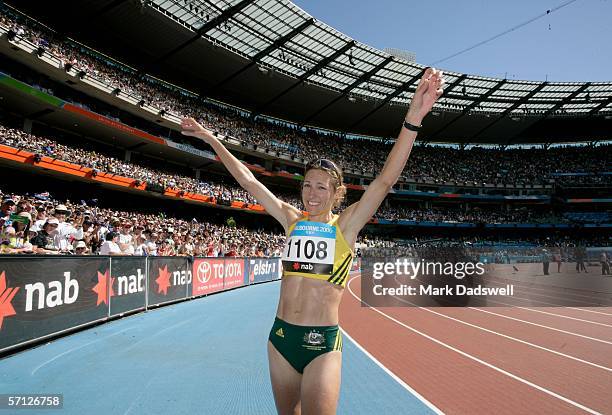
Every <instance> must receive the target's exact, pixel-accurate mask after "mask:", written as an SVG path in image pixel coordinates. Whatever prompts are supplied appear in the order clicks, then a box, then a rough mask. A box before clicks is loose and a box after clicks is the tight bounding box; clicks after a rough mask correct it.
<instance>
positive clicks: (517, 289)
mask: <svg viewBox="0 0 612 415" xmlns="http://www.w3.org/2000/svg"><path fill="white" fill-rule="evenodd" d="M485 283H491V284H492V285H496V286H498V287H505V286H506V285H507V284H500V283H498V282H496V281H485ZM508 284H511V285H513V284H512V283H510V282H509V283H508ZM514 289H515V291H517V292H523V293H527V294H533V295H534V296H536V297H547V298H552V299H557V300H562V301H571V302H572V303H583V304H585V305H583V306H582V307H602V305H601V304H596V303H587V302H585V301H583V300H573V299H571V298H567V297H559V296H554V295H546V294H538V293H534V292H532V291H531V290H528V289H525V288H521V287H517V286H514ZM513 297H514V298H519V299H523V300H529V301H538V302H540V303H543V304H550V305H553V306H556V307H562V305H560V304H555V303H549V302H546V301H542V300H538V299H537V298H529V299H527V298H523V297H516V296H513ZM602 300H604V299H602ZM606 300H607V299H606Z"/></svg>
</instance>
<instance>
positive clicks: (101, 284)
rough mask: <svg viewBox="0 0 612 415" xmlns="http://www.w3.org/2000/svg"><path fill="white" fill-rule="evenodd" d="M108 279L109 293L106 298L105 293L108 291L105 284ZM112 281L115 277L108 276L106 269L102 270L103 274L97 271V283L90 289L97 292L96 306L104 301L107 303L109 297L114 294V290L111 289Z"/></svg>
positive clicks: (113, 281)
mask: <svg viewBox="0 0 612 415" xmlns="http://www.w3.org/2000/svg"><path fill="white" fill-rule="evenodd" d="M109 280H110V293H109V294H110V295H109V297H108V298H107V296H106V295H107V291H108V289H107V288H108V287H107V286H108V281H109ZM114 283H115V279H114V278H111V277H110V275H109V272H108V270H106V271H104V274H102V273H101V272H100V271H98V283H97V284H96V286H95V287H93V288H92V289H91V290H92V291H93V292H95V293H96V294H98V301H97V302H96V306H98V305H100V303H104V304H106V305H108V300H109V298H110V297H112V296H114V295H115V292H114V291H113V284H114Z"/></svg>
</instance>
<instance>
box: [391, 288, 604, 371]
mask: <svg viewBox="0 0 612 415" xmlns="http://www.w3.org/2000/svg"><path fill="white" fill-rule="evenodd" d="M395 281H396V282H398V281H397V278H396V279H395ZM393 297H395V298H396V299H398V300H399V301H401V302H403V303H406V304H411V305H413V306H415V307H418V308H419V309H421V310H424V311H427V312H428V313H432V314H435V315H437V316H440V317H444V318H446V319H449V320H452V321H456V322H457V323H461V324H464V325H466V326H470V327H473V328H475V329H478V330H482V331H485V332H487V333H491V334H495V335H496V336H500V337H503V338H505V339H508V340H512V341H515V342H518V343H522V344H525V345H527V346H530V347H533V348H535V349H540V350H543V351H545V352H548V353H552V354H556V355H558V356H561V357H565V358H567V359H571V360H575V361H577V362H580V363H584V364H585V365H589V366H593V367H596V368H598V369H603V370H605V371H608V372H612V368H609V367H606V366H602V365H598V364H597V363H593V362H589V361H588V360H584V359H580V358H579V357H575V356H571V355H568V354H565V353H561V352H558V351H556V350H552V349H549V348H547V347H544V346H540V345H538V344H535V343H531V342H528V341H526V340H521V339H517V338H516V337H512V336H509V335H507V334H503V333H499V332H497V331H494V330H491V329H487V328H485V327H482V326H479V325H477V324H472V323H468V322H467V321H464V320H460V319H458V318H455V317H451V316H449V315H447V314H443V313H439V312H437V311H434V310H431V309H430V308H426V307H419V306H418V305H417V304H415V303H412V302H410V301H408V300H405V299H403V298H399V297H398V296H396V295H394V296H393Z"/></svg>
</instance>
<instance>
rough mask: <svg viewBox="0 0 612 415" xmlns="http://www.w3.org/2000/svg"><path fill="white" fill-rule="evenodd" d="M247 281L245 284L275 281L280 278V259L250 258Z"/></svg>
mask: <svg viewBox="0 0 612 415" xmlns="http://www.w3.org/2000/svg"><path fill="white" fill-rule="evenodd" d="M248 261H249V272H248V277H249V278H248V280H247V281H245V284H256V283H258V282H264V281H272V280H277V279H279V278H280V277H281V271H282V268H281V262H280V258H250V259H248Z"/></svg>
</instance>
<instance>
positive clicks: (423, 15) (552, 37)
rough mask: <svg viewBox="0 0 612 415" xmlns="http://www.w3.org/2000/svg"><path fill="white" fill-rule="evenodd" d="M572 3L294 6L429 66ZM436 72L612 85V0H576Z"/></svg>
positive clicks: (520, 0) (323, 2)
mask: <svg viewBox="0 0 612 415" xmlns="http://www.w3.org/2000/svg"><path fill="white" fill-rule="evenodd" d="M566 1H567V0H555V1H550V0H531V1H529V0H514V1H504V2H501V1H496V0H490V1H486V0H455V1H450V0H439V1H419V2H416V1H407V0H404V1H402V0H377V1H376V2H373V1H364V0H353V1H350V0H294V3H296V4H297V5H298V6H299V7H301V8H302V9H304V10H305V11H306V12H307V13H309V14H311V15H312V16H314V17H315V18H317V19H318V20H320V21H323V22H325V23H327V24H328V25H330V26H332V27H334V28H335V29H337V30H340V31H341V32H343V33H345V34H347V35H348V36H350V37H352V38H354V39H356V40H358V41H360V42H363V43H365V44H368V45H370V46H373V47H375V48H378V49H383V48H385V47H392V48H399V49H404V50H409V51H412V52H416V55H417V62H418V63H421V64H426V65H429V64H431V63H432V62H435V61H437V60H440V59H443V58H445V57H447V56H450V55H452V54H454V53H455V52H458V51H460V50H462V49H465V48H467V47H470V46H472V45H474V44H476V43H478V42H481V41H483V40H485V39H488V38H490V37H493V36H495V35H497V34H499V33H501V32H503V31H505V30H507V29H510V28H512V27H514V26H516V25H518V24H520V23H523V22H525V21H527V20H529V19H531V18H534V17H536V16H537V15H539V14H541V13H545V12H546V10H548V9H553V8H555V7H557V6H559V5H561V4H563V3H565V2H566ZM436 67H440V68H442V69H448V70H452V71H456V72H462V73H469V74H475V75H482V76H492V77H496V78H503V77H504V76H506V74H507V77H508V78H509V79H527V80H534V81H540V80H541V81H543V80H545V79H546V78H547V79H548V80H549V81H555V82H558V81H612V0H577V1H575V2H573V3H571V4H569V5H567V6H565V7H563V8H561V9H559V10H557V11H554V12H552V13H550V14H548V15H547V16H545V17H543V18H541V19H539V20H536V21H535V22H532V23H530V24H528V25H526V26H524V27H522V28H520V29H518V30H515V31H513V32H511V33H509V34H506V35H505V36H503V37H501V38H498V39H496V40H494V41H492V42H490V43H488V44H486V45H483V46H480V47H478V48H476V49H473V50H471V51H469V52H466V53H464V54H462V55H460V56H457V57H455V58H452V59H450V60H447V61H445V62H442V63H439V64H437V65H436Z"/></svg>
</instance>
